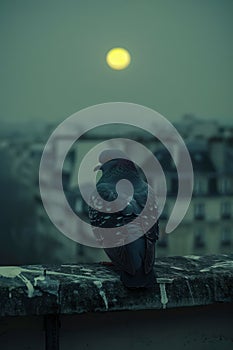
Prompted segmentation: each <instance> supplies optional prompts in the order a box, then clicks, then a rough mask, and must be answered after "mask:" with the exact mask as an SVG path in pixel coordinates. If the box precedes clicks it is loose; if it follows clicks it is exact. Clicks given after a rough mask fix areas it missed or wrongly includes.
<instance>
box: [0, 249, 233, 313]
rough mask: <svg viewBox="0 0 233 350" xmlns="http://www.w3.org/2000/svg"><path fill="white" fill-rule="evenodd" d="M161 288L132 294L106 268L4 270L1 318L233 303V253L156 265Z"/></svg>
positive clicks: (171, 259)
mask: <svg viewBox="0 0 233 350" xmlns="http://www.w3.org/2000/svg"><path fill="white" fill-rule="evenodd" d="M154 269H155V273H156V277H157V284H156V286H155V288H153V289H151V290H147V291H145V290H143V291H130V290H127V289H126V288H124V286H123V285H122V283H121V281H120V279H119V274H118V271H117V270H116V269H115V268H114V267H112V266H104V265H102V264H98V263H96V264H78V265H68V264H67V265H61V266H41V265H33V266H32V265H29V266H17V267H12V266H9V267H0V296H1V297H0V316H23V315H49V314H80V313H87V312H96V311H117V310H118V311H120V310H149V309H165V308H176V307H187V306H190V307H191V306H194V305H196V306H197V305H210V304H215V303H219V302H224V303H232V302H233V288H232V287H233V254H230V255H209V256H203V257H199V256H186V257H169V258H160V259H157V260H156V264H155V267H154Z"/></svg>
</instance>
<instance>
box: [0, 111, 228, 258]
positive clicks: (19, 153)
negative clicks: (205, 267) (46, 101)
mask: <svg viewBox="0 0 233 350" xmlns="http://www.w3.org/2000/svg"><path fill="white" fill-rule="evenodd" d="M176 128H177V129H178V131H179V132H180V134H181V135H182V136H183V137H184V139H185V143H186V145H187V148H188V150H189V152H190V156H191V159H192V164H193V169H194V192H193V198H192V201H191V204H190V207H189V209H188V211H187V213H186V215H185V217H184V219H183V220H182V222H181V223H180V225H179V226H178V228H177V229H176V230H175V231H174V232H173V233H171V234H166V233H165V227H166V223H167V221H168V218H169V217H170V215H171V211H172V208H173V206H174V203H175V200H176V196H177V189H178V179H177V171H176V167H175V164H174V161H173V159H172V158H174V157H176V158H177V161H182V154H180V153H179V148H177V145H176V143H175V141H174V140H168V141H169V142H171V143H174V147H173V148H172V149H173V150H174V151H173V152H172V156H171V155H170V153H169V152H168V151H167V149H166V148H165V147H163V146H162V145H161V143H160V142H158V141H157V140H155V139H154V138H153V137H152V136H151V135H149V134H148V133H146V132H144V131H143V130H142V129H138V128H132V127H130V126H124V127H120V126H118V127H117V128H116V127H109V126H104V127H103V128H97V129H95V130H91V131H90V132H88V133H87V134H86V135H84V136H83V137H82V139H81V140H79V142H78V143H75V144H73V146H72V147H71V148H70V150H69V152H68V153H67V156H66V158H65V161H64V164H63V171H62V182H63V189H64V193H65V196H66V199H67V201H68V203H69V205H70V206H71V208H72V209H73V211H74V212H75V213H77V215H79V216H80V217H81V218H82V219H83V220H84V221H85V220H86V221H88V213H87V205H86V203H85V201H84V200H83V199H82V196H81V193H80V191H79V188H78V180H77V179H78V172H79V167H80V164H81V161H82V160H83V159H84V157H85V155H86V154H87V153H88V152H89V150H91V149H92V148H93V147H94V146H95V145H97V144H98V143H100V142H102V141H105V140H109V138H111V139H114V138H115V137H119V135H120V137H125V138H129V139H133V140H135V141H138V142H139V143H142V144H144V146H145V147H146V148H148V149H150V150H151V151H152V152H153V153H154V154H155V156H156V158H157V160H158V161H159V163H160V164H161V166H162V169H163V171H164V174H165V177H166V183H167V190H168V192H167V199H166V204H165V207H164V209H163V211H162V213H161V216H160V230H161V236H160V240H159V242H158V256H166V255H187V254H200V255H202V254H208V253H228V252H230V251H231V250H232V245H233V243H232V242H233V232H232V223H233V222H232V221H233V211H232V208H233V148H232V143H233V129H232V128H231V127H222V126H219V124H218V123H216V122H214V121H210V122H209V124H208V122H205V121H203V120H199V119H197V118H195V117H194V116H186V117H184V118H183V120H182V121H181V122H180V123H177V125H176ZM50 129H51V126H50V127H49V130H50ZM50 131H51V130H50ZM74 132H75V130H74ZM46 135H47V133H46ZM46 135H45V133H44V134H42V135H39V136H38V135H37V137H36V139H34V140H33V137H32V135H30V139H28V138H15V137H14V138H12V139H7V140H5V139H4V140H2V143H1V145H2V146H1V147H2V149H5V148H7V151H8V153H9V155H10V157H11V158H10V159H11V164H12V167H11V173H12V174H13V176H15V178H16V179H17V181H18V182H19V184H21V185H22V187H23V188H24V189H25V192H26V193H27V196H28V198H30V201H31V212H33V220H32V218H31V221H30V225H29V226H28V227H25V229H24V231H25V232H24V235H23V236H22V237H24V238H23V239H26V240H29V239H30V244H29V249H30V247H31V251H32V252H35V254H36V256H37V257H38V258H37V259H40V260H41V261H43V262H48V263H49V262H57V263H62V262H71V263H74V262H85V261H100V260H106V259H107V258H106V255H105V254H104V253H103V251H102V250H101V249H96V248H91V247H88V246H86V245H82V244H79V243H76V242H75V241H73V240H71V239H69V238H68V237H66V236H65V235H64V234H62V233H61V232H60V231H59V230H58V229H57V228H56V226H54V224H53V223H52V222H51V221H50V219H49V217H48V215H47V213H46V211H45V209H44V206H43V203H42V201H41V196H40V192H39V176H38V174H39V164H40V160H41V155H42V152H43V149H44V145H45V140H46V139H47V136H46ZM69 138H70V136H69V135H60V136H59V137H58V138H57V139H56V144H54V147H53V149H51V150H50V157H48V160H47V161H48V164H47V166H48V170H49V171H48V173H47V174H43V177H42V178H41V181H43V182H44V184H47V187H48V196H47V200H48V201H49V202H50V204H51V205H53V207H54V208H55V209H54V210H55V211H56V215H57V220H58V221H59V220H60V223H61V224H62V225H63V227H64V228H65V227H66V225H68V226H69V227H71V226H72V225H73V226H72V230H73V234H74V235H75V232H79V233H80V234H85V229H83V228H82V227H81V226H79V227H76V226H75V224H74V223H72V222H71V221H70V220H69V219H67V216H66V212H65V208H64V205H63V204H61V203H60V199H59V193H58V190H57V184H56V162H57V160H58V159H59V157H60V156H61V154H62V150H63V148H64V143H66V142H69ZM108 145H109V147H116V146H117V147H119V145H116V144H115V141H114V140H110V141H108ZM126 147H127V152H128V153H129V154H130V155H132V159H134V147H132V145H131V144H130V143H129V144H128V145H127V146H126ZM122 150H125V149H124V147H123V146H122ZM146 162H147V161H146V160H145V158H144V156H143V154H142V155H141V164H144V165H145V164H146ZM94 165H95V164H93V165H91V169H90V170H89V171H92V168H93V167H94ZM139 165H140V164H139ZM149 165H150V164H149ZM149 168H150V166H149ZM149 176H151V179H152V182H153V183H154V185H155V188H156V187H157V188H158V187H159V182H158V179H157V178H156V177H155V175H154V173H153V172H152V173H151V174H149ZM83 185H84V187H85V186H86V189H87V190H88V186H89V185H88V183H84V184H83ZM30 215H31V216H32V214H31V213H30ZM61 221H62V222H61ZM32 222H33V224H32ZM82 231H83V232H82ZM26 246H27V247H28V245H26Z"/></svg>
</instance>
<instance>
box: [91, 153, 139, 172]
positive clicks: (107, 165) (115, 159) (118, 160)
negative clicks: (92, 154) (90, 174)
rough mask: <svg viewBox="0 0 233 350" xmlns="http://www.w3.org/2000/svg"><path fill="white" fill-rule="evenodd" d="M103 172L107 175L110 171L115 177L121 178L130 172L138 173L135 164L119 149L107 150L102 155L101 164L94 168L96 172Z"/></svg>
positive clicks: (100, 157)
mask: <svg viewBox="0 0 233 350" xmlns="http://www.w3.org/2000/svg"><path fill="white" fill-rule="evenodd" d="M96 170H102V172H103V174H107V173H108V172H109V171H110V172H112V171H113V170H114V172H113V174H114V175H116V176H120V175H121V174H122V175H123V174H124V173H128V172H130V173H131V174H132V173H134V172H135V173H137V168H136V167H135V164H134V163H133V162H132V161H131V160H130V159H129V157H128V156H127V155H126V154H125V153H124V152H123V151H120V150H118V149H107V150H105V151H103V152H101V153H100V156H99V164H98V165H97V166H96V167H95V168H94V171H96Z"/></svg>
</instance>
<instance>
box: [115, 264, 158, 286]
mask: <svg viewBox="0 0 233 350" xmlns="http://www.w3.org/2000/svg"><path fill="white" fill-rule="evenodd" d="M121 281H122V282H123V284H124V286H125V287H127V288H133V289H134V288H152V287H154V285H155V274H154V271H153V269H152V270H151V271H150V272H149V273H148V274H145V272H144V269H143V268H140V269H138V270H137V271H136V273H135V274H134V275H131V274H129V273H127V272H125V271H121Z"/></svg>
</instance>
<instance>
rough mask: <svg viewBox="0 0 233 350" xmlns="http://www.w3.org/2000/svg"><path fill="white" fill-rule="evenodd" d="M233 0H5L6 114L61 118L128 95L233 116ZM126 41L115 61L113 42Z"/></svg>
mask: <svg viewBox="0 0 233 350" xmlns="http://www.w3.org/2000/svg"><path fill="white" fill-rule="evenodd" d="M232 37H233V1H232V0H140V1H139V0H131V1H127V0H118V1H116V0H89V1H88V0H20V1H19V0H10V1H9V0H0V38H1V43H0V45H1V46H0V48H1V54H0V72H1V75H0V96H1V110H0V113H1V118H3V119H5V120H6V119H9V120H27V119H33V120H38V119H40V118H41V119H43V120H48V121H56V120H61V119H62V118H64V119H65V118H66V117H67V116H69V115H70V114H72V113H74V112H76V111H78V110H80V109H82V108H84V107H88V106H91V105H93V104H98V103H102V102H110V101H128V102H134V103H139V104H142V105H145V106H148V107H152V108H153V109H155V110H157V111H158V112H160V113H162V114H163V115H164V116H165V117H167V118H168V119H169V120H171V121H174V120H177V119H179V118H180V116H181V115H183V114H184V113H194V114H196V115H198V116H200V117H203V118H216V119H217V118H220V119H221V120H222V121H228V122H230V121H231V119H233V96H232V91H233V44H232V43H233V40H232ZM114 46H122V47H125V48H127V49H128V50H129V51H130V53H131V55H132V63H131V65H130V66H129V67H128V68H127V69H126V70H124V71H114V70H111V69H110V68H109V67H108V66H107V65H106V63H105V55H106V52H107V51H108V50H109V49H110V48H112V47H114Z"/></svg>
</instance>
